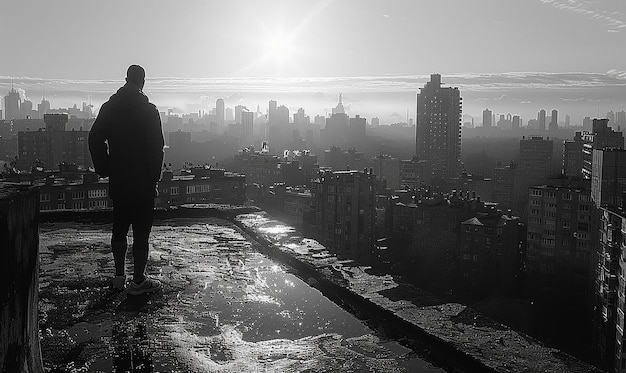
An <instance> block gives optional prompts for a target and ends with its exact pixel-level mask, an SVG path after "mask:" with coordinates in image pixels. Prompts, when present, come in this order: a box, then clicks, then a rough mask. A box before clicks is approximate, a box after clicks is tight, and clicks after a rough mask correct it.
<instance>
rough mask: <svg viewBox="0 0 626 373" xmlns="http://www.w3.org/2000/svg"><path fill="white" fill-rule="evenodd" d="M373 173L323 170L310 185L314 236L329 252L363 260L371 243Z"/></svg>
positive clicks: (372, 235) (374, 190) (373, 211)
mask: <svg viewBox="0 0 626 373" xmlns="http://www.w3.org/2000/svg"><path fill="white" fill-rule="evenodd" d="M376 180H377V179H376V176H375V175H374V174H373V173H371V172H364V171H337V172H326V173H324V174H323V175H322V177H321V178H320V179H319V180H317V181H315V182H314V183H313V184H314V185H313V188H312V189H313V190H312V191H314V196H315V197H314V198H313V201H312V204H311V214H312V217H313V220H314V223H313V225H314V226H315V236H316V238H317V239H318V240H319V241H320V243H322V244H323V245H324V246H325V247H326V248H327V249H328V250H329V251H331V252H333V253H335V254H337V255H338V256H339V257H342V258H350V259H354V260H357V261H362V262H364V263H367V262H369V261H370V260H371V259H372V253H373V249H374V244H375V239H376V235H375V222H376V216H375V215H376V213H375V211H376V210H375V197H376V184H377V183H376Z"/></svg>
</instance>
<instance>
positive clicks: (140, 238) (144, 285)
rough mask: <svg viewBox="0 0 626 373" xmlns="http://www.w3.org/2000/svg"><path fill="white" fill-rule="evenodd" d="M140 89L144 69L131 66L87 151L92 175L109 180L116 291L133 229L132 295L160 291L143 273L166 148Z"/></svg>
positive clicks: (101, 115)
mask: <svg viewBox="0 0 626 373" xmlns="http://www.w3.org/2000/svg"><path fill="white" fill-rule="evenodd" d="M144 83H145V71H144V69H143V68H142V67H141V66H139V65H131V66H130V67H129V68H128V71H127V72H126V84H125V85H124V86H123V87H121V88H120V89H119V90H118V91H117V93H115V94H114V95H113V96H111V98H109V101H107V102H106V103H104V104H103V105H102V107H101V108H100V112H99V113H98V117H97V118H96V121H95V122H94V124H93V126H92V128H91V131H90V132H89V151H90V152H91V158H92V160H93V164H94V167H95V169H96V172H97V173H98V175H100V177H107V176H108V177H109V196H110V198H111V199H112V200H113V232H112V237H111V249H112V251H113V259H114V261H115V278H114V279H113V287H114V288H115V289H118V290H123V289H124V287H125V285H126V275H125V272H124V268H125V259H126V248H127V243H126V235H127V234H128V229H129V228H130V226H131V225H132V226H133V262H134V270H133V280H132V281H131V283H130V285H129V286H128V293H129V294H131V295H139V294H145V293H152V292H155V291H157V290H159V289H160V288H161V283H160V282H159V281H158V280H156V279H151V278H147V277H146V276H145V274H144V271H145V269H146V264H147V261H148V238H149V236H150V230H151V229H152V221H153V215H154V198H155V197H156V195H157V189H156V185H157V182H158V181H159V179H160V177H161V165H162V164H163V146H164V144H165V143H164V140H163V130H162V128H161V118H160V117H159V112H158V110H157V108H156V106H154V105H153V104H151V103H150V102H149V101H148V97H147V96H146V95H145V94H144V93H143V92H142V89H143V85H144Z"/></svg>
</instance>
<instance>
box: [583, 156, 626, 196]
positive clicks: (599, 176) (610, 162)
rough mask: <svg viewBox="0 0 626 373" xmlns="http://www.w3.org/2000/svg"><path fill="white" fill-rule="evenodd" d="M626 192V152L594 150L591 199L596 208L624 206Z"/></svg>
mask: <svg viewBox="0 0 626 373" xmlns="http://www.w3.org/2000/svg"><path fill="white" fill-rule="evenodd" d="M625 191H626V150H624V149H614V148H613V149H612V148H604V149H594V150H593V165H592V171H591V198H592V199H593V202H594V203H595V204H596V207H604V206H613V207H620V206H622V202H623V199H622V194H623V193H624V192H625Z"/></svg>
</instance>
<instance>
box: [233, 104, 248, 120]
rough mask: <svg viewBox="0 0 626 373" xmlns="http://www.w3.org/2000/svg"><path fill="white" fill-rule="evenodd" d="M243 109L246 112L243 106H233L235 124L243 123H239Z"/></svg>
mask: <svg viewBox="0 0 626 373" xmlns="http://www.w3.org/2000/svg"><path fill="white" fill-rule="evenodd" d="M244 109H245V110H248V109H247V108H246V107H245V106H243V105H237V106H235V123H243V122H242V121H241V112H242V111H243V110H244Z"/></svg>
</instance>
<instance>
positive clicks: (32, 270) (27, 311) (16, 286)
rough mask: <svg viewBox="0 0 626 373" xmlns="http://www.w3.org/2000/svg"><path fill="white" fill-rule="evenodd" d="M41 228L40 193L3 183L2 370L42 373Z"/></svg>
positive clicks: (0, 214)
mask: <svg viewBox="0 0 626 373" xmlns="http://www.w3.org/2000/svg"><path fill="white" fill-rule="evenodd" d="M38 226H39V192H38V191H37V190H36V189H34V188H30V187H25V186H21V185H17V184H11V183H0V258H1V259H0V372H15V373H18V372H19V373H39V372H43V365H42V361H41V351H40V347H39V327H38V322H37V317H38V316H37V302H38V292H39V290H38V289H39V287H38V286H39V284H38V282H39V253H38V250H39V235H38Z"/></svg>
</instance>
